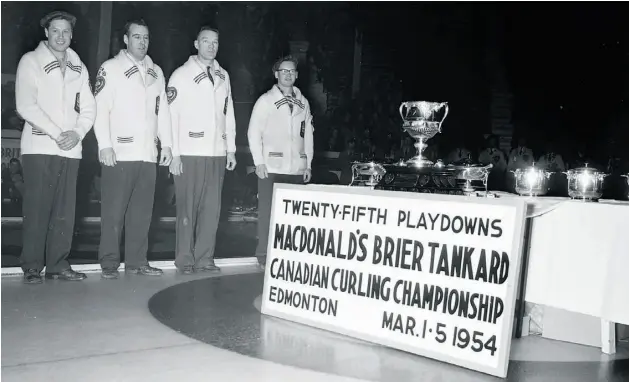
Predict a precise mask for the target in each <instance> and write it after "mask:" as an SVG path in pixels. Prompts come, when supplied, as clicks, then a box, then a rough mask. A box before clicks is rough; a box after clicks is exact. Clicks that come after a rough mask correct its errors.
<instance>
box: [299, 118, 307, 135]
mask: <svg viewBox="0 0 629 382" xmlns="http://www.w3.org/2000/svg"><path fill="white" fill-rule="evenodd" d="M305 135H306V121H301V129H299V136H300V137H302V138H303V137H304V136H305Z"/></svg>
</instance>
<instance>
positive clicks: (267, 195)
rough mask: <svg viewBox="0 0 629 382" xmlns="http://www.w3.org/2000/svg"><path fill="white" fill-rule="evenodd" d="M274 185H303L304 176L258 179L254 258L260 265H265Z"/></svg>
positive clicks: (276, 175) (280, 175)
mask: <svg viewBox="0 0 629 382" xmlns="http://www.w3.org/2000/svg"><path fill="white" fill-rule="evenodd" d="M275 183H289V184H303V183H304V176H303V175H284V174H269V177H268V178H266V179H260V178H258V246H257V248H256V257H257V258H258V262H260V264H265V263H266V253H267V246H268V243H269V224H270V223H271V203H272V201H273V185H274V184H275Z"/></svg>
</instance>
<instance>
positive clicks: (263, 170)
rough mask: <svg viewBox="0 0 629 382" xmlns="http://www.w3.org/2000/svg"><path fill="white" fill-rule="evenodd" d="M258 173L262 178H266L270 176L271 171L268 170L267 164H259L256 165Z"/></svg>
mask: <svg viewBox="0 0 629 382" xmlns="http://www.w3.org/2000/svg"><path fill="white" fill-rule="evenodd" d="M256 175H257V176H258V178H260V179H265V178H268V177H269V173H268V172H267V171H266V165H265V164H261V165H259V166H256Z"/></svg>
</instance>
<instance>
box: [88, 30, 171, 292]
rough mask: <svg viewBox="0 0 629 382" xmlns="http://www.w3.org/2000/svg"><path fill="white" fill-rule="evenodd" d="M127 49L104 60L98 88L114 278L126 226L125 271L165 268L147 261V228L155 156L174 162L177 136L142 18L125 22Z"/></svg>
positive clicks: (103, 251) (153, 272) (107, 241)
mask: <svg viewBox="0 0 629 382" xmlns="http://www.w3.org/2000/svg"><path fill="white" fill-rule="evenodd" d="M124 33H125V34H124V42H125V44H126V45H127V49H123V50H121V51H120V53H119V54H118V55H117V56H116V57H114V58H112V59H110V60H107V61H105V62H104V63H103V65H102V66H101V67H100V69H99V71H98V74H97V76H96V85H95V89H94V94H95V96H96V105H97V108H98V114H97V116H96V122H95V123H94V133H95V134H96V139H97V140H98V149H99V160H100V162H101V163H102V164H103V167H102V175H101V178H102V179H101V238H100V248H99V251H98V259H99V261H100V264H101V268H102V274H101V277H103V278H105V279H116V278H118V276H119V273H118V267H119V266H120V238H121V235H122V228H123V226H124V228H125V271H126V272H127V273H134V274H142V275H150V276H159V275H161V274H162V270H161V269H157V268H154V267H151V266H150V265H149V263H148V260H147V250H148V233H149V227H150V224H151V219H152V215H153V198H154V195H155V180H156V174H157V168H156V162H157V159H158V150H157V143H158V139H159V141H160V143H161V148H162V150H161V155H160V158H159V164H160V165H162V166H168V165H170V161H171V159H172V151H171V147H172V134H171V128H170V113H169V110H168V104H167V101H166V93H165V87H166V86H165V79H164V73H163V72H162V69H161V68H160V67H159V66H158V65H157V64H155V63H153V61H152V60H151V58H150V57H149V56H148V55H147V50H148V47H149V29H148V26H147V25H146V23H145V22H144V21H143V20H135V21H130V22H128V23H127V24H126V25H125V29H124Z"/></svg>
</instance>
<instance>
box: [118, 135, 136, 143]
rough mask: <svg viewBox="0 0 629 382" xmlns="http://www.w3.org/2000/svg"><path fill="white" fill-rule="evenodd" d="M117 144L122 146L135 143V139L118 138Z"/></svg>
mask: <svg viewBox="0 0 629 382" xmlns="http://www.w3.org/2000/svg"><path fill="white" fill-rule="evenodd" d="M116 142H118V143H120V144H126V143H133V137H116Z"/></svg>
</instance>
